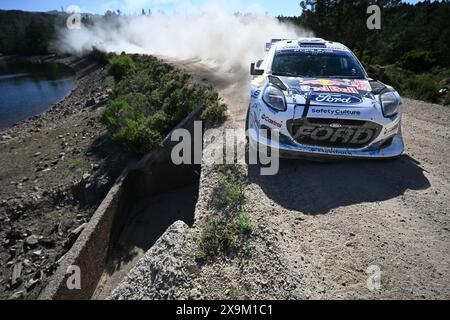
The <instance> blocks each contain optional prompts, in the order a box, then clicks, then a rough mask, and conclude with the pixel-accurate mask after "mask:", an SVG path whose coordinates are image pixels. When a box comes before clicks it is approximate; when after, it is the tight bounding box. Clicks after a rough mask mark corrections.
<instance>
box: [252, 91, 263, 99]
mask: <svg viewBox="0 0 450 320" xmlns="http://www.w3.org/2000/svg"><path fill="white" fill-rule="evenodd" d="M260 93H261V90H252V98H258V97H259V95H260Z"/></svg>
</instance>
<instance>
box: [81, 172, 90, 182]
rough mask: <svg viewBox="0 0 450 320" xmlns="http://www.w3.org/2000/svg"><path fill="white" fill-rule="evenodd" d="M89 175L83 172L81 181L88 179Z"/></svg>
mask: <svg viewBox="0 0 450 320" xmlns="http://www.w3.org/2000/svg"><path fill="white" fill-rule="evenodd" d="M90 177H91V175H90V174H89V173H85V174H83V177H82V179H83V181H88V180H89V178H90Z"/></svg>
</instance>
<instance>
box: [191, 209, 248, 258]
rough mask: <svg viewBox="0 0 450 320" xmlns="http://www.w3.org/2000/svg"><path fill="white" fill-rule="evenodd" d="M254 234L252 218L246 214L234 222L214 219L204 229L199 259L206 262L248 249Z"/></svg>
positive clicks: (233, 220) (241, 214)
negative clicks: (247, 246) (250, 238)
mask: <svg viewBox="0 0 450 320" xmlns="http://www.w3.org/2000/svg"><path fill="white" fill-rule="evenodd" d="M252 232H253V225H252V223H251V221H250V217H249V216H248V215H247V214H246V213H244V212H241V213H240V214H239V216H238V217H236V218H235V219H232V220H228V219H226V218H223V217H222V218H212V219H211V220H209V221H208V222H207V223H206V225H205V227H204V229H203V233H202V236H201V239H200V245H199V252H198V254H197V259H198V260H200V261H206V260H209V259H212V258H214V257H216V256H218V255H220V254H225V255H228V254H231V253H236V252H238V251H239V250H241V249H242V248H245V247H246V245H247V241H248V239H249V237H250V236H251V234H252Z"/></svg>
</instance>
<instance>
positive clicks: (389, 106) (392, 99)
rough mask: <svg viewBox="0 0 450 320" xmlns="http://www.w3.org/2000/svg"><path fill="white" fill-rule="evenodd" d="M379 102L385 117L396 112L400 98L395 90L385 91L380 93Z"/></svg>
mask: <svg viewBox="0 0 450 320" xmlns="http://www.w3.org/2000/svg"><path fill="white" fill-rule="evenodd" d="M380 103H381V107H382V109H383V114H384V116H385V117H392V116H395V115H396V114H397V113H398V109H399V106H400V104H401V100H400V98H399V97H398V95H396V94H395V92H392V91H390V92H386V93H383V94H381V96H380Z"/></svg>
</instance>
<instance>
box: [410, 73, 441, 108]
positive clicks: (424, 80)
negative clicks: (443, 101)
mask: <svg viewBox="0 0 450 320" xmlns="http://www.w3.org/2000/svg"><path fill="white" fill-rule="evenodd" d="M404 90H405V92H406V94H407V95H408V96H410V97H412V98H414V99H418V100H422V101H430V102H439V98H440V94H439V84H438V83H437V82H436V81H435V80H434V79H433V77H432V76H431V75H421V76H416V77H412V78H410V79H409V80H407V81H406V82H405V85H404Z"/></svg>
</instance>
